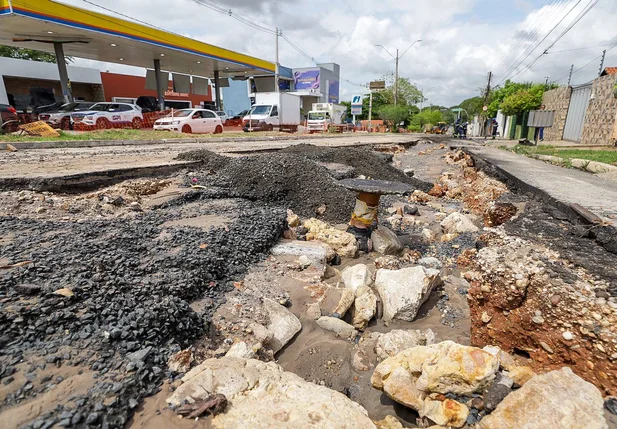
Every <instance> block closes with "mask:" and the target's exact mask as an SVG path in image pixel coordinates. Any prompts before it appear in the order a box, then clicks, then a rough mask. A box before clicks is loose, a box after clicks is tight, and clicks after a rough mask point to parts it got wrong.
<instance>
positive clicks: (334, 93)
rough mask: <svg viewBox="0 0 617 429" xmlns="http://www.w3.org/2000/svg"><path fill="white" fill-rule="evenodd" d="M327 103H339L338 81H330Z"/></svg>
mask: <svg viewBox="0 0 617 429" xmlns="http://www.w3.org/2000/svg"><path fill="white" fill-rule="evenodd" d="M328 98H329V100H328V102H329V103H337V104H338V101H339V82H338V80H331V81H330V91H329V92H328Z"/></svg>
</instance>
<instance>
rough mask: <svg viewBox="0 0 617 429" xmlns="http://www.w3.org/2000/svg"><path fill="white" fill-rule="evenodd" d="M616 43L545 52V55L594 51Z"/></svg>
mask: <svg viewBox="0 0 617 429" xmlns="http://www.w3.org/2000/svg"><path fill="white" fill-rule="evenodd" d="M615 45H616V43H604V44H602V45H596V46H588V47H586V48H574V49H564V50H563V51H552V52H547V53H546V55H551V54H561V53H563V52H574V51H587V50H589V49H595V48H602V47H604V46H615Z"/></svg>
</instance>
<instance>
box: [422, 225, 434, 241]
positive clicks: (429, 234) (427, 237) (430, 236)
mask: <svg viewBox="0 0 617 429" xmlns="http://www.w3.org/2000/svg"><path fill="white" fill-rule="evenodd" d="M422 238H423V239H424V241H427V242H429V243H430V242H432V241H435V233H434V232H433V231H431V230H430V229H427V228H424V229H423V230H422Z"/></svg>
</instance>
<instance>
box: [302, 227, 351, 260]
mask: <svg viewBox="0 0 617 429" xmlns="http://www.w3.org/2000/svg"><path fill="white" fill-rule="evenodd" d="M304 227H305V228H307V229H308V230H309V232H310V233H311V234H312V236H313V237H314V238H315V240H318V241H321V242H323V243H326V244H328V245H329V246H331V247H332V248H333V249H334V250H335V251H336V253H338V254H339V256H341V257H347V258H353V257H355V256H356V254H357V253H358V241H357V240H356V237H354V236H353V234H350V233H348V232H345V231H340V230H338V229H336V228H333V227H331V226H329V225H328V224H327V223H325V222H323V221H320V220H318V219H308V220H306V221H305V222H304Z"/></svg>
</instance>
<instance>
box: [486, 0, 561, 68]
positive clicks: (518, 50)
mask: <svg viewBox="0 0 617 429" xmlns="http://www.w3.org/2000/svg"><path fill="white" fill-rule="evenodd" d="M556 2H557V3H556ZM559 2H561V0H548V1H546V2H545V3H544V5H543V6H542V8H541V9H543V11H542V12H541V13H540V14H539V15H538V16H537V17H536V20H535V23H536V24H535V26H534V25H531V26H530V27H532V29H531V30H530V31H528V32H527V35H526V36H525V37H523V38H522V39H521V40H519V42H518V43H517V44H516V45H515V46H514V47H513V48H512V49H511V50H510V53H509V54H508V55H507V56H506V58H504V59H503V61H502V62H501V64H500V65H499V66H498V67H497V68H496V70H497V72H496V75H497V76H501V74H502V73H505V72H506V71H507V70H508V69H509V67H510V66H511V65H513V64H515V62H516V61H517V60H518V59H519V58H520V57H521V56H522V55H525V53H526V52H527V50H528V47H527V46H526V45H527V44H528V43H532V42H533V40H536V38H537V36H538V34H539V32H540V30H541V28H542V26H543V25H544V19H545V18H546V17H547V16H548V14H550V13H552V12H553V11H552V9H553V8H561V9H563V8H564V7H565V6H564V5H561V6H559V4H558V3H559ZM555 13H559V12H558V11H556V12H555Z"/></svg>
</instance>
